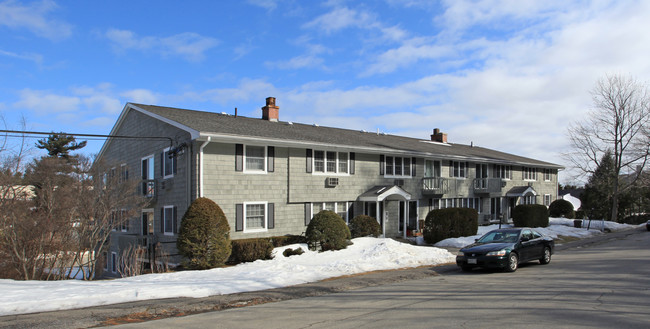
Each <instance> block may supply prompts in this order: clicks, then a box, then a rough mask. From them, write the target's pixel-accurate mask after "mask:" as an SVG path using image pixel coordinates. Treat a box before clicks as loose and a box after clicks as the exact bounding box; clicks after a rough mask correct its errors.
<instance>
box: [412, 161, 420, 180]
mask: <svg viewBox="0 0 650 329" xmlns="http://www.w3.org/2000/svg"><path fill="white" fill-rule="evenodd" d="M417 160H418V159H417V158H411V176H413V177H415V176H417V173H416V171H415V169H416V168H417V165H416V164H417V162H418V161H417Z"/></svg>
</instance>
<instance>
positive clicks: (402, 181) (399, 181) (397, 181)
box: [393, 179, 404, 187]
mask: <svg viewBox="0 0 650 329" xmlns="http://www.w3.org/2000/svg"><path fill="white" fill-rule="evenodd" d="M393 185H396V186H399V187H402V186H404V180H403V179H396V180H395V182H393Z"/></svg>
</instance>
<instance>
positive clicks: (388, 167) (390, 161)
mask: <svg viewBox="0 0 650 329" xmlns="http://www.w3.org/2000/svg"><path fill="white" fill-rule="evenodd" d="M385 172H386V176H391V177H411V158H403V157H393V156H387V157H386V163H385Z"/></svg>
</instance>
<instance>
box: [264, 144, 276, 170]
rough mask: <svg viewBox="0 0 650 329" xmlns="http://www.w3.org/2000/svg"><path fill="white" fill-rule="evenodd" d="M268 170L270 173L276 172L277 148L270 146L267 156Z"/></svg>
mask: <svg viewBox="0 0 650 329" xmlns="http://www.w3.org/2000/svg"><path fill="white" fill-rule="evenodd" d="M266 157H267V158H266V161H267V164H266V170H267V171H268V172H274V171H275V147H273V146H269V147H268V151H267V155H266Z"/></svg>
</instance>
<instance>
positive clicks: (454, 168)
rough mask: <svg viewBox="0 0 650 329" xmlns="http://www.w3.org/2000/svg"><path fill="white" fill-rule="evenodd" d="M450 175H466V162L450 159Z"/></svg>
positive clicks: (458, 176)
mask: <svg viewBox="0 0 650 329" xmlns="http://www.w3.org/2000/svg"><path fill="white" fill-rule="evenodd" d="M449 169H450V174H451V175H450V176H451V177H456V178H465V177H467V162H458V161H451V163H450V168H449Z"/></svg>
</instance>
